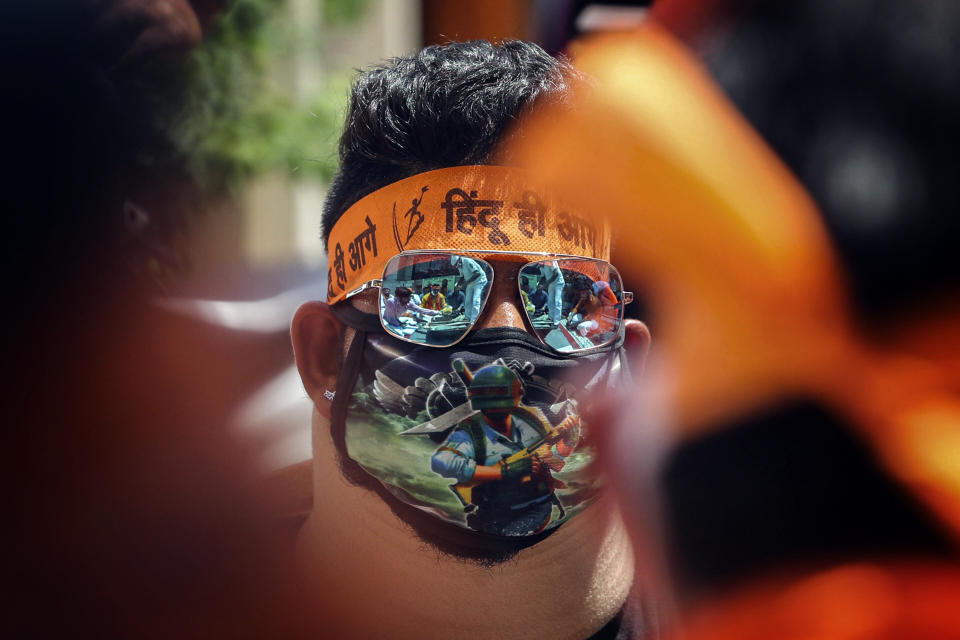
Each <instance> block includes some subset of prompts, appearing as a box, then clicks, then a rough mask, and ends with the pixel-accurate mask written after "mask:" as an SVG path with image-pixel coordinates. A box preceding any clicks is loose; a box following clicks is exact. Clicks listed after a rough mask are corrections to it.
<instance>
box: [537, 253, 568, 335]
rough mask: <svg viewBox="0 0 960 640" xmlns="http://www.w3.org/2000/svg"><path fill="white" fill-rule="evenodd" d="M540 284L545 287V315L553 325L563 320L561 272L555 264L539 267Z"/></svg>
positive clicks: (547, 263) (562, 281) (548, 263)
mask: <svg viewBox="0 0 960 640" xmlns="http://www.w3.org/2000/svg"><path fill="white" fill-rule="evenodd" d="M540 276H541V282H544V283H545V284H546V286H547V314H548V315H549V316H550V321H551V322H553V324H555V325H556V324H560V321H561V320H562V319H563V286H564V284H565V283H564V280H563V272H562V271H560V268H559V267H558V266H557V263H556V262H544V263H543V264H542V265H540Z"/></svg>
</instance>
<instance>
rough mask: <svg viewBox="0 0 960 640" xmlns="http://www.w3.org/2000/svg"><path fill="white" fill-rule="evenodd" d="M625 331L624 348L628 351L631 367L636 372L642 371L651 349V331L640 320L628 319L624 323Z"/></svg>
mask: <svg viewBox="0 0 960 640" xmlns="http://www.w3.org/2000/svg"><path fill="white" fill-rule="evenodd" d="M623 330H624V334H625V336H624V341H623V346H624V348H625V349H626V350H627V357H628V358H629V360H630V365H631V366H632V367H633V368H634V369H635V370H636V371H642V370H643V364H644V361H645V360H646V359H647V351H649V349H650V329H648V328H647V325H645V324H643V323H642V322H640V321H639V320H634V319H632V318H628V319H627V320H624V321H623Z"/></svg>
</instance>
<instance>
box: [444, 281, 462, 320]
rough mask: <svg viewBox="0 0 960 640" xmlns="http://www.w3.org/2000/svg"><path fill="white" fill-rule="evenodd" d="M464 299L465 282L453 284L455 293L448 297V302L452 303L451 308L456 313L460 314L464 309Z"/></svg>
mask: <svg viewBox="0 0 960 640" xmlns="http://www.w3.org/2000/svg"><path fill="white" fill-rule="evenodd" d="M464 299H465V296H464V295H463V283H462V282H457V284H455V285H454V286H453V293H451V294H450V297H448V298H447V304H448V305H450V309H451V310H452V313H453V314H454V315H458V314H459V313H460V312H461V311H462V310H463V301H464Z"/></svg>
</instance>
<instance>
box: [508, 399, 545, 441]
mask: <svg viewBox="0 0 960 640" xmlns="http://www.w3.org/2000/svg"><path fill="white" fill-rule="evenodd" d="M513 415H514V417H516V418H519V419H520V420H522V421H523V422H525V423H527V424H528V425H530V426H531V427H532V428H534V429H536V430H537V431H539V432H540V433H541V434H544V433H546V432H548V431H549V430H550V429H552V428H553V427H552V426H551V425H550V421H549V420H547V416H546V414H544V413H543V410H542V409H540V407H528V406H526V405H521V406H520V407H518V408H517V410H516V411H515V412H514V414H513Z"/></svg>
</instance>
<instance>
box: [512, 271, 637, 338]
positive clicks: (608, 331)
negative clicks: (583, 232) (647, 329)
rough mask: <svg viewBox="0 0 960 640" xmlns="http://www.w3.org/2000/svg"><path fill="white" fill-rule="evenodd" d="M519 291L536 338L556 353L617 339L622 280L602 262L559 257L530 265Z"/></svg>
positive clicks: (621, 308) (521, 280) (523, 276)
mask: <svg viewBox="0 0 960 640" xmlns="http://www.w3.org/2000/svg"><path fill="white" fill-rule="evenodd" d="M519 280H520V292H521V293H520V295H521V297H522V298H523V305H524V310H525V311H526V314H527V319H528V320H529V321H530V324H531V325H532V326H533V330H534V331H535V332H536V334H537V336H539V338H540V339H541V340H542V341H543V342H544V343H545V344H547V345H549V346H551V347H553V348H554V349H556V350H557V351H562V352H575V351H582V350H584V349H592V348H594V347H600V346H603V345H606V344H609V343H611V342H613V341H614V340H615V339H616V337H617V332H618V331H619V330H620V324H621V322H622V319H623V282H622V281H621V279H620V274H619V273H617V270H616V269H615V268H614V267H613V266H611V265H610V264H609V263H607V262H603V261H601V260H585V259H577V258H562V259H561V258H558V259H556V260H544V261H541V262H535V263H531V264H528V265H526V266H525V267H524V268H523V269H521V271H520V278H519Z"/></svg>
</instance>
